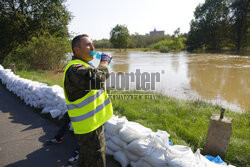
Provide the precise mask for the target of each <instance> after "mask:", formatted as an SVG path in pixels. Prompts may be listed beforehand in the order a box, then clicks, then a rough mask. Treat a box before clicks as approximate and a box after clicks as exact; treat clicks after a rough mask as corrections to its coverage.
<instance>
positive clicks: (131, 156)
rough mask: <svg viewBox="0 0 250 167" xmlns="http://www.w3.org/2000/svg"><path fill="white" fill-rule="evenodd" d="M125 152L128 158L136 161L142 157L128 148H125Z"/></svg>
mask: <svg viewBox="0 0 250 167" xmlns="http://www.w3.org/2000/svg"><path fill="white" fill-rule="evenodd" d="M124 152H125V154H126V156H127V158H128V159H129V160H130V161H134V162H136V161H137V160H138V159H139V158H140V157H139V155H136V154H134V153H131V152H130V151H128V150H124Z"/></svg>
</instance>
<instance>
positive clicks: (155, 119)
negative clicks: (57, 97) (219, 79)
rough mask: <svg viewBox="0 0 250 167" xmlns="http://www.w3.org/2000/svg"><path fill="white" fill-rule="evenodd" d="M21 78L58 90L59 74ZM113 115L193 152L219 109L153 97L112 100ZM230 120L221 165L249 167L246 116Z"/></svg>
mask: <svg viewBox="0 0 250 167" xmlns="http://www.w3.org/2000/svg"><path fill="white" fill-rule="evenodd" d="M16 73H17V74H18V75H20V76H21V77H24V78H27V79H31V80H35V81H39V82H44V83H47V84H48V85H54V84H58V85H60V86H62V82H61V81H62V73H53V72H46V71H17V72H16ZM121 93H124V94H145V93H147V92H133V91H129V92H112V94H121ZM112 104H113V107H114V111H115V115H119V116H126V117H127V119H128V120H129V121H134V122H138V123H140V124H142V125H144V126H145V127H148V128H151V129H152V130H154V131H156V130H157V129H160V130H165V131H167V132H168V133H169V134H170V138H171V139H172V141H173V142H174V144H180V145H187V146H189V147H191V148H192V149H193V151H196V149H198V148H203V146H204V143H205V140H206V134H207V130H208V125H209V119H210V117H211V115H212V114H216V113H217V114H219V113H220V109H221V107H220V106H218V105H212V104H210V103H206V102H203V101H201V100H195V101H185V100H178V99H175V98H171V97H167V96H163V95H161V94H156V99H112ZM225 116H227V117H231V118H233V125H232V126H233V130H232V135H231V139H230V143H229V147H228V149H227V155H226V157H225V159H224V160H225V161H226V162H228V163H230V164H233V165H236V166H244V167H245V166H250V164H249V159H250V144H249V143H250V137H249V134H250V131H249V126H250V112H249V111H247V112H245V113H241V114H239V113H236V112H233V111H230V110H226V111H225Z"/></svg>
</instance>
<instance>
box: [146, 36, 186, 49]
mask: <svg viewBox="0 0 250 167" xmlns="http://www.w3.org/2000/svg"><path fill="white" fill-rule="evenodd" d="M185 40H186V38H183V37H179V38H174V39H173V40H163V41H159V42H157V43H155V44H152V45H150V48H152V49H156V50H159V51H160V52H169V51H180V50H184V49H185V45H184V42H185Z"/></svg>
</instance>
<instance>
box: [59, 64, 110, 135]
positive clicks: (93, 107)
mask: <svg viewBox="0 0 250 167" xmlns="http://www.w3.org/2000/svg"><path fill="white" fill-rule="evenodd" d="M73 64H82V65H84V66H86V67H89V64H87V63H85V62H84V61H81V60H79V59H76V60H71V61H70V62H69V64H68V65H67V66H66V68H65V70H64V76H63V90H64V95H65V101H66V105H67V110H68V114H69V117H70V120H71V123H72V126H73V129H74V133H75V134H85V133H89V132H91V131H93V130H95V129H97V128H98V127H100V126H101V125H103V124H104V123H105V122H106V121H108V120H109V119H110V118H112V116H113V107H112V104H111V101H110V99H109V97H108V95H107V92H106V90H105V89H94V90H93V89H92V90H90V91H89V93H87V94H86V95H85V96H83V97H82V98H80V99H77V100H75V101H69V100H68V96H67V93H66V91H65V88H64V82H65V75H66V72H67V70H68V68H69V67H70V66H72V65H73Z"/></svg>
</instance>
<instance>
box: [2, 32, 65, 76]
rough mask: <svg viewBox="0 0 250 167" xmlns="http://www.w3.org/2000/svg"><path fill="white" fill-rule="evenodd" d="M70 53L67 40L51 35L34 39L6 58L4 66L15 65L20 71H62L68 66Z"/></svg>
mask: <svg viewBox="0 0 250 167" xmlns="http://www.w3.org/2000/svg"><path fill="white" fill-rule="evenodd" d="M69 51H70V45H69V42H68V41H67V39H64V38H55V37H53V36H51V35H48V34H46V35H42V36H39V37H33V38H32V39H31V41H29V42H28V43H26V45H24V46H21V45H20V46H19V47H18V48H17V49H15V50H14V51H12V52H10V53H9V54H8V55H7V57H5V59H4V62H3V65H4V66H5V67H9V66H10V64H15V66H16V68H17V69H19V70H29V69H34V70H56V71H58V70H62V68H63V67H64V66H65V65H66V53H67V52H69Z"/></svg>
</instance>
